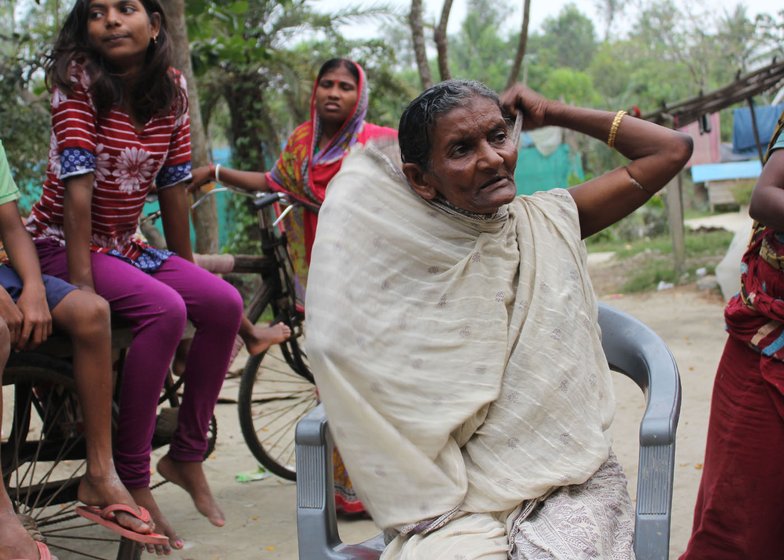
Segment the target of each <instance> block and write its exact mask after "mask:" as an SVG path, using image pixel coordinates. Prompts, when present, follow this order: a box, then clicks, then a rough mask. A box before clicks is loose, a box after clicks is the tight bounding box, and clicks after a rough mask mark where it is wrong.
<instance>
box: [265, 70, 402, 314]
mask: <svg viewBox="0 0 784 560" xmlns="http://www.w3.org/2000/svg"><path fill="white" fill-rule="evenodd" d="M357 70H358V71H359V81H360V83H359V84H358V90H359V96H358V98H357V104H356V106H355V107H354V110H353V112H352V114H351V116H350V117H349V118H348V120H346V122H345V123H344V124H343V127H342V128H341V129H340V130H339V131H338V133H337V134H336V135H335V136H334V137H333V138H332V139H331V140H330V142H329V144H328V145H327V146H326V147H325V148H324V149H323V150H318V145H319V140H320V139H321V135H322V126H321V120H320V118H319V116H318V113H317V112H316V90H317V88H318V84H314V86H313V93H312V95H311V98H310V120H309V121H307V122H305V123H302V124H301V125H299V126H298V127H297V128H296V129H295V130H294V132H293V133H292V134H291V136H289V139H288V142H287V143H286V147H285V148H284V149H283V152H281V154H280V158H279V159H278V162H277V164H276V165H275V167H274V168H273V169H272V171H270V172H269V173H267V184H268V185H269V186H270V188H272V189H273V190H276V191H281V192H285V193H287V194H289V195H290V196H291V197H292V198H293V199H295V200H298V201H300V202H302V203H304V204H305V205H306V207H299V208H297V209H296V210H294V211H293V212H291V213H290V214H289V216H288V217H287V218H286V221H285V226H284V227H285V228H286V235H287V238H288V242H289V253H290V254H291V258H292V263H293V266H294V272H295V274H296V276H297V282H298V290H299V291H300V296H304V290H305V288H306V286H307V280H308V265H309V263H310V252H311V248H312V247H313V239H314V238H315V235H316V224H317V221H318V213H317V212H318V208H319V207H320V206H321V204H322V203H323V202H324V194H325V192H326V190H327V184H328V183H329V181H330V180H331V179H332V177H334V176H335V174H336V173H337V172H338V171H339V170H340V166H341V164H342V163H343V158H344V157H345V156H346V154H347V153H348V151H349V149H350V148H351V147H352V146H353V145H355V144H365V143H366V142H368V141H369V140H373V139H376V138H384V137H387V138H397V131H396V130H394V129H392V128H387V127H384V126H377V125H374V124H371V123H367V122H365V116H366V114H367V109H368V93H369V92H368V85H367V80H366V79H365V72H364V70H362V67H361V66H359V65H358V64H357ZM303 299H304V297H303Z"/></svg>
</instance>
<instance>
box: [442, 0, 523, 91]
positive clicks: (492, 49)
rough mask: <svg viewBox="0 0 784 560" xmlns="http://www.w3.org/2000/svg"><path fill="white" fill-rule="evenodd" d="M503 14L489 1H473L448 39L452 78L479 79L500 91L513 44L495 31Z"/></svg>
mask: <svg viewBox="0 0 784 560" xmlns="http://www.w3.org/2000/svg"><path fill="white" fill-rule="evenodd" d="M504 18H505V15H504V14H503V13H502V12H501V11H500V10H499V8H498V5H497V4H496V3H493V2H491V1H490V0H473V1H472V2H470V4H469V10H468V13H467V14H466V18H465V19H464V20H463V25H462V26H461V28H460V32H459V33H458V34H457V35H456V36H454V37H451V38H450V44H449V56H450V68H451V69H452V77H454V78H465V79H471V80H479V81H480V82H483V83H485V84H487V85H488V86H490V87H491V88H492V89H495V90H497V91H500V90H501V89H502V88H503V87H504V85H505V84H506V78H507V76H508V74H509V69H510V67H511V58H512V57H513V53H514V46H513V45H512V44H510V42H509V41H508V40H507V39H504V38H503V37H501V36H500V35H499V34H498V29H499V27H501V25H502V24H503V22H504Z"/></svg>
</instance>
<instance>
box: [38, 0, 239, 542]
mask: <svg viewBox="0 0 784 560" xmlns="http://www.w3.org/2000/svg"><path fill="white" fill-rule="evenodd" d="M171 48H172V47H171V41H170V39H169V36H168V34H167V31H166V20H165V17H164V12H163V9H162V7H161V5H160V3H159V1H158V0H77V2H76V4H75V5H74V7H73V9H72V10H71V13H70V14H69V16H68V18H67V19H66V21H65V24H64V25H63V27H62V29H61V30H60V33H59V36H58V38H57V41H56V43H55V45H54V49H53V52H52V55H51V58H50V61H49V65H48V79H49V81H50V85H51V86H52V145H51V150H50V154H49V167H48V171H47V177H46V182H45V183H44V187H43V194H42V196H41V198H40V200H39V201H38V202H37V203H36V204H35V206H34V207H33V209H32V212H31V214H30V218H29V220H28V224H27V228H28V230H29V231H30V232H31V233H32V234H33V237H34V239H35V242H36V247H37V249H38V253H39V257H40V261H41V269H42V270H43V271H44V272H45V273H47V274H51V275H53V276H58V277H60V278H63V279H66V280H69V281H70V282H71V283H72V284H74V285H76V286H77V287H78V288H80V289H82V290H85V291H89V292H95V293H97V294H99V295H101V296H102V297H103V298H105V299H106V300H107V301H108V302H109V305H110V307H111V310H112V312H113V313H115V314H116V315H118V316H120V317H123V318H124V319H126V320H127V321H128V322H130V324H131V326H132V330H133V335H134V337H133V340H132V342H131V346H130V349H129V352H128V356H127V359H126V361H125V366H124V370H123V375H122V386H121V394H120V412H119V420H118V426H117V432H116V438H115V461H116V466H117V471H118V473H119V475H120V478H121V479H122V481H123V482H124V483H125V485H126V486H127V487H128V489H129V490H130V491H131V494H132V495H133V497H134V499H135V500H136V502H137V503H138V504H139V505H143V506H144V507H146V508H147V509H148V510H150V512H151V514H152V516H153V519H154V521H155V525H156V528H157V530H159V531H160V532H162V533H164V534H165V535H166V536H167V537H168V538H169V545H170V546H171V547H173V548H182V546H183V541H182V540H181V539H180V538H179V537H178V536H177V534H176V532H175V530H174V528H173V527H171V525H170V524H169V523H168V522H167V521H166V519H165V517H164V516H163V514H162V513H161V511H160V509H159V508H158V506H157V504H156V503H155V500H154V498H153V496H152V493H151V491H150V488H149V482H150V453H151V449H152V436H153V431H154V428H155V419H156V408H157V403H158V397H159V395H160V392H161V388H162V386H163V383H164V379H165V376H166V373H167V370H168V367H169V364H170V362H171V359H172V356H173V355H174V351H175V348H176V347H177V344H178V343H179V341H180V338H181V336H182V334H183V330H184V328H185V324H186V319H189V320H190V321H191V322H192V323H193V325H194V326H195V328H196V335H195V337H194V339H193V345H192V350H191V351H190V353H189V355H188V359H187V363H186V371H185V379H186V380H187V381H186V383H185V393H184V395H183V399H182V406H181V407H180V409H179V415H178V424H177V429H176V432H175V434H174V437H173V439H172V442H171V446H170V448H169V451H168V454H167V455H166V456H165V457H163V459H161V461H160V462H159V463H158V468H157V470H158V472H159V473H160V474H161V475H162V476H163V477H164V478H166V479H168V480H170V481H172V482H174V483H175V484H178V485H179V486H181V487H183V488H184V489H185V490H186V491H187V492H188V493H189V494H190V495H191V497H192V498H193V501H194V503H195V505H196V508H197V509H198V510H199V511H200V512H201V513H202V514H203V515H205V516H206V517H207V518H208V519H209V520H210V522H212V523H213V524H214V525H217V526H222V525H223V524H224V522H225V521H224V515H223V512H222V511H221V509H220V507H219V506H218V504H217V503H216V501H215V499H214V498H213V496H212V493H211V491H210V488H209V485H208V484H207V480H206V477H205V475H204V471H203V468H202V461H203V459H204V454H205V451H206V449H207V431H208V425H209V421H210V418H211V417H212V413H213V410H214V407H215V404H216V402H217V398H218V392H219V391H220V388H221V385H222V383H223V379H224V374H225V372H226V369H227V366H228V362H229V356H230V354H231V350H232V345H233V342H234V338H235V336H236V333H237V330H238V328H239V324H240V320H241V317H242V299H241V297H240V295H239V293H238V292H237V291H236V290H235V289H234V288H233V287H232V286H230V285H229V284H227V283H226V282H224V281H223V280H221V279H219V278H217V277H216V276H214V275H212V274H210V273H209V272H207V271H205V270H203V269H201V268H199V267H198V266H196V265H194V264H193V263H192V262H191V261H192V260H193V255H192V252H191V246H190V236H189V230H188V203H187V199H186V191H185V187H184V185H185V182H186V181H188V180H189V179H190V177H191V175H190V168H191V163H190V131H189V119H188V100H187V92H186V90H185V84H184V80H183V79H182V76H181V75H180V74H179V73H178V72H177V71H175V70H173V69H172V68H171V66H170V64H171V55H172V53H171ZM153 189H157V191H158V197H159V201H160V206H161V211H162V218H163V225H164V231H165V236H166V242H167V245H168V248H169V249H170V250H171V251H163V250H156V249H153V248H151V247H149V246H147V245H146V244H144V243H143V242H142V241H141V240H140V239H139V238H137V237H136V235H135V232H136V225H137V223H138V219H139V215H140V214H141V212H142V208H143V205H144V199H145V196H146V195H147V193H148V192H150V191H151V190H153ZM172 251H173V252H172ZM148 550H149V551H151V552H152V551H155V552H157V553H159V554H162V553H168V552H169V551H170V548H169V546H156V547H154V548H152V547H149V546H148Z"/></svg>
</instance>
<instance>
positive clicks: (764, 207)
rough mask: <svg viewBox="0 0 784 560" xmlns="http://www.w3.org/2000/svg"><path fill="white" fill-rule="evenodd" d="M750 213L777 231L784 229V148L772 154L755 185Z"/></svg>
mask: <svg viewBox="0 0 784 560" xmlns="http://www.w3.org/2000/svg"><path fill="white" fill-rule="evenodd" d="M749 215H750V216H751V217H752V218H754V219H755V220H757V221H758V222H760V223H761V224H763V225H766V226H768V227H769V228H771V229H773V230H775V231H784V149H779V150H774V151H773V153H771V154H770V157H769V158H768V161H767V163H765V167H763V168H762V174H761V175H760V176H759V179H758V180H757V184H756V185H755V186H754V192H753V193H752V194H751V204H749Z"/></svg>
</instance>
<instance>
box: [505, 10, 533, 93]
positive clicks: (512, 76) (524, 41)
mask: <svg viewBox="0 0 784 560" xmlns="http://www.w3.org/2000/svg"><path fill="white" fill-rule="evenodd" d="M530 12H531V0H523V26H522V28H521V29H520V40H519V41H518V42H517V54H515V59H514V62H513V63H512V69H511V70H510V71H509V79H508V80H507V81H506V87H507V88H510V87H512V86H513V85H514V84H515V82H517V80H518V77H519V76H520V67H521V66H522V65H523V59H524V58H525V49H526V46H527V45H528V21H529V19H530V18H529V15H530Z"/></svg>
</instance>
